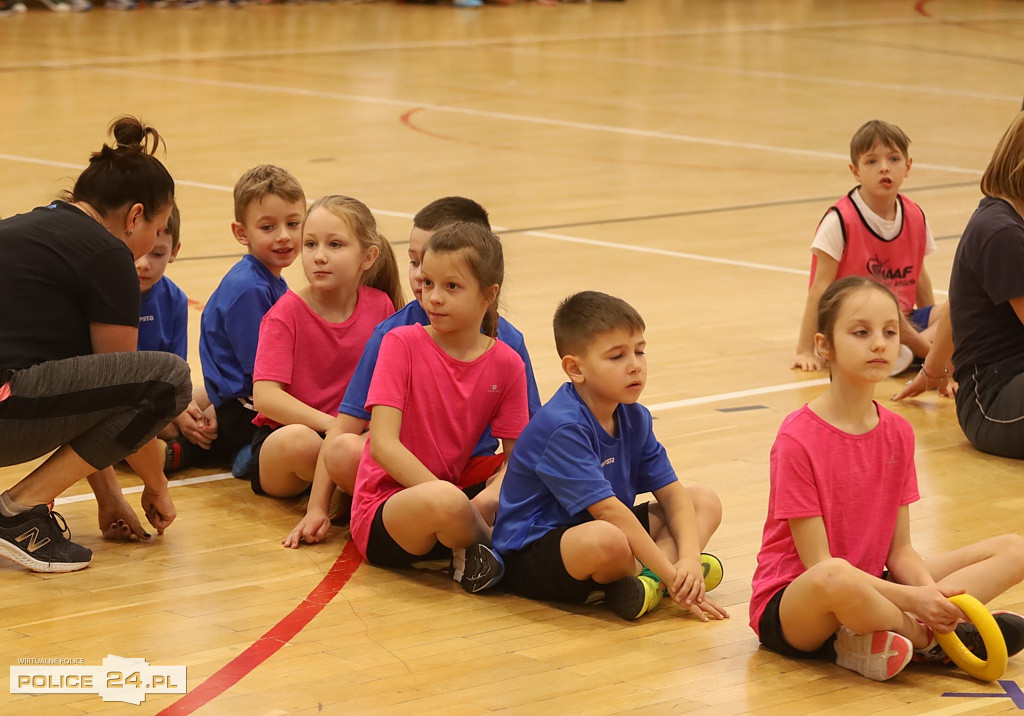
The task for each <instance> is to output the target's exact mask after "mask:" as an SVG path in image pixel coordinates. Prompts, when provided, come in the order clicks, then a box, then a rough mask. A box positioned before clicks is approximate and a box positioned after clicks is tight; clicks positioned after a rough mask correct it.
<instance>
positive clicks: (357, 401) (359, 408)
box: [338, 326, 386, 420]
mask: <svg viewBox="0 0 1024 716" xmlns="http://www.w3.org/2000/svg"><path fill="white" fill-rule="evenodd" d="M385 333H386V332H385V331H382V330H381V329H380V327H379V326H378V327H377V328H375V329H374V330H373V333H372V334H371V335H370V339H369V340H368V341H366V347H365V348H363V355H362V356H361V357H360V358H359V363H358V364H357V365H356V369H355V372H354V373H352V380H350V381H349V382H348V388H346V389H345V397H344V398H342V399H341V405H340V406H338V412H339V413H344V414H345V415H351V416H352V417H354V418H359V419H360V420H369V419H370V413H369V412H368V411H367V410H366V395H367V393H369V392H370V380H371V379H372V378H373V369H374V368H376V367H377V355H378V354H379V353H380V343H381V341H382V340H383V339H384V335H385Z"/></svg>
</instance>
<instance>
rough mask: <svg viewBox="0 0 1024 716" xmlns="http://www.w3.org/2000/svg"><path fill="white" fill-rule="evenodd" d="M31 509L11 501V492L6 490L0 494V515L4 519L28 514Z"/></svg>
mask: <svg viewBox="0 0 1024 716" xmlns="http://www.w3.org/2000/svg"><path fill="white" fill-rule="evenodd" d="M31 509H32V508H31V507H26V506H25V505H19V504H18V503H17V502H15V501H14V500H12V499H11V492H10V490H5V491H4V492H3V493H0V515H3V516H4V517H14V516H15V515H20V514H21V513H22V512H28V511H29V510H31Z"/></svg>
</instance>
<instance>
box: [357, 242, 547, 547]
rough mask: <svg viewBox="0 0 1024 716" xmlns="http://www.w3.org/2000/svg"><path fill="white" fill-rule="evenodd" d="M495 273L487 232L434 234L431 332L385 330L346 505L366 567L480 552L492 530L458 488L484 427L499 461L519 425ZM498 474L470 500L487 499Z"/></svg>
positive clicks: (522, 414) (425, 269) (521, 376)
mask: <svg viewBox="0 0 1024 716" xmlns="http://www.w3.org/2000/svg"><path fill="white" fill-rule="evenodd" d="M503 274H504V260H503V258H502V250H501V243H500V241H499V240H498V238H497V237H496V236H494V235H493V234H492V233H491V232H490V231H489V230H488V229H486V228H484V227H482V226H479V225H476V224H468V223H456V224H452V225H450V226H446V227H444V228H442V229H440V230H438V231H437V232H436V233H435V234H434V235H433V236H432V237H431V239H430V242H429V243H428V244H427V248H426V250H425V252H424V255H423V263H422V276H423V299H422V303H423V306H424V308H425V309H426V311H427V315H428V317H429V319H430V325H429V326H421V325H420V324H415V325H412V326H402V327H399V328H396V329H394V330H392V331H391V332H389V333H388V334H387V335H386V336H385V337H384V340H383V342H382V344H381V349H380V355H379V357H378V360H377V366H376V368H375V370H374V373H373V379H372V382H371V383H370V389H369V393H368V395H367V400H366V407H367V409H368V410H370V411H371V423H372V425H373V429H372V430H371V431H370V439H369V441H368V442H367V445H366V447H365V448H364V450H363V455H362V459H361V460H360V463H359V470H358V473H357V475H356V487H355V495H354V497H353V501H352V523H351V530H352V539H353V541H354V542H355V543H356V546H357V547H358V548H359V550H360V552H362V554H363V555H364V556H365V557H366V558H367V560H369V561H370V562H371V563H373V564H377V565H382V566H403V565H407V564H409V563H411V562H413V561H416V560H419V559H424V558H426V557H428V556H430V557H439V556H444V555H450V554H451V549H453V548H464V547H467V546H469V545H471V544H476V543H482V544H490V532H491V531H490V527H489V526H488V525H487V522H486V521H485V519H484V518H483V516H482V515H481V510H480V509H478V508H477V506H476V504H475V503H474V501H473V500H472V499H471V498H470V497H469V496H467V495H466V494H465V493H463V491H462V490H461V489H459V487H458V486H457V484H456V483H457V481H458V478H459V475H460V474H461V472H462V470H463V468H464V467H465V465H466V463H467V462H468V461H469V459H470V456H471V454H472V451H473V447H474V446H475V445H476V442H477V439H478V438H479V437H480V434H481V433H482V432H483V430H484V428H485V427H487V426H490V428H491V433H492V434H493V435H494V436H495V437H496V438H499V439H500V440H501V441H502V449H503V452H504V455H505V458H506V461H507V458H508V455H509V454H510V453H511V450H512V445H513V444H514V443H515V439H516V438H517V437H518V436H519V433H520V432H521V431H522V429H523V427H524V426H525V425H526V421H527V419H528V412H527V402H526V374H525V369H524V365H523V361H522V359H521V358H520V357H519V355H518V354H517V353H516V352H515V351H514V350H512V349H511V348H509V347H508V346H507V345H505V344H504V343H502V342H500V341H498V340H496V339H495V334H496V331H497V320H498V314H497V303H498V293H499V291H500V288H501V282H502V278H503ZM503 475H504V465H503V466H502V468H501V469H500V470H499V471H498V473H497V475H496V476H495V477H494V478H492V480H491V481H490V482H489V483H488V485H487V486H486V487H485V488H484V492H483V493H481V494H480V496H479V498H478V500H479V501H480V504H487V501H488V500H494V499H496V496H497V493H498V490H499V488H500V484H501V478H502V476H503Z"/></svg>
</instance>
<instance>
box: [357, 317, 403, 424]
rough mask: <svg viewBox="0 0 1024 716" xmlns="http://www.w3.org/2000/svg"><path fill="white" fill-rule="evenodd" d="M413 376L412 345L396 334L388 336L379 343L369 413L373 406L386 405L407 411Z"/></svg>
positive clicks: (370, 392) (371, 384) (371, 381)
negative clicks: (410, 383)
mask: <svg viewBox="0 0 1024 716" xmlns="http://www.w3.org/2000/svg"><path fill="white" fill-rule="evenodd" d="M411 373H412V356H411V355H410V352H409V346H408V345H407V344H406V342H405V341H404V340H401V339H400V338H399V336H397V335H396V334H395V332H394V331H392V332H390V333H388V334H387V335H386V336H384V340H383V341H381V344H380V353H379V354H378V355H377V365H376V366H375V367H374V369H373V378H371V379H370V389H369V391H367V394H366V406H365V408H366V409H367V410H370V409H371V408H372V407H373V406H374V405H387V406H390V407H392V408H398V409H399V410H405V401H406V398H407V397H408V395H409V379H410V376H411Z"/></svg>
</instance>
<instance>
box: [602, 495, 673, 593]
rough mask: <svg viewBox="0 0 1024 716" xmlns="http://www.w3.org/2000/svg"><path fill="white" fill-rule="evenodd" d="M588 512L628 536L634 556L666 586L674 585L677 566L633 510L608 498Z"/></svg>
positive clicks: (614, 498)
mask: <svg viewBox="0 0 1024 716" xmlns="http://www.w3.org/2000/svg"><path fill="white" fill-rule="evenodd" d="M587 511H588V512H590V514H591V516H592V517H593V518H594V519H596V520H604V521H605V522H609V523H611V524H613V525H615V526H616V527H618V528H619V530H621V531H622V533H623V534H624V535H625V536H626V541H627V542H629V548H630V550H631V551H632V552H633V556H634V557H636V559H638V560H639V561H640V563H641V564H643V565H644V566H645V567H647V568H648V569H650V570H651V571H652V572H654V573H655V574H657V575H658V577H659V578H660V579H661V581H662V582H663V583H664V584H672V582H673V580H674V579H675V576H676V569H675V565H673V564H672V563H671V562H670V561H669V559H668V557H667V556H665V553H664V552H662V551H661V549H660V548H659V547H658V545H657V544H655V543H654V540H653V539H652V538H651V536H650V535H649V534H648V533H647V530H645V529H644V527H643V525H641V524H640V521H639V520H638V519H637V518H636V515H634V514H633V511H632V510H630V509H629V508H628V507H626V506H625V505H624V504H622V503H621V502H620V501H619V499H618V498H616V497H608V498H606V499H604V500H601V501H600V502H598V503H596V504H594V505H591V506H590V507H589V508H588V510H587Z"/></svg>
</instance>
